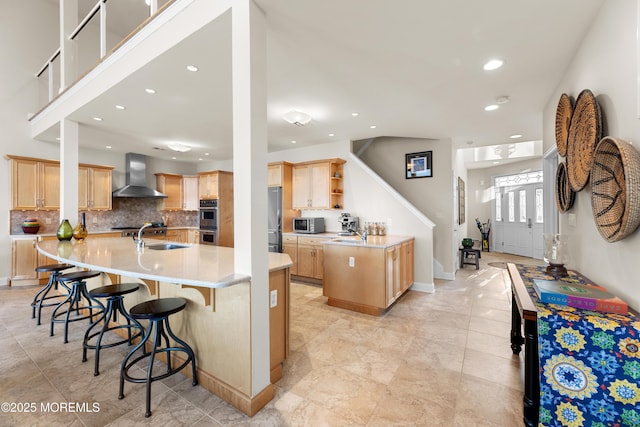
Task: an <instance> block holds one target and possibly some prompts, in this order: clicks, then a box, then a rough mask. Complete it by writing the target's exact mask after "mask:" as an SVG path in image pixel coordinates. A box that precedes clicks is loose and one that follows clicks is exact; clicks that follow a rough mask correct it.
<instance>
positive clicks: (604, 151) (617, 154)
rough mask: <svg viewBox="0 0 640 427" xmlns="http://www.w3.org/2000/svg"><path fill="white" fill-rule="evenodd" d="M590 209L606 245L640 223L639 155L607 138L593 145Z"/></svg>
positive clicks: (625, 145) (630, 146) (628, 147)
mask: <svg viewBox="0 0 640 427" xmlns="http://www.w3.org/2000/svg"><path fill="white" fill-rule="evenodd" d="M591 210H592V211H593V219H594V220H595V223H596V227H597V228H598V231H599V232H600V235H601V236H602V237H603V238H604V239H605V240H606V241H607V242H616V241H618V240H622V239H624V238H625V237H627V236H628V235H630V234H631V233H633V232H634V231H635V230H636V228H638V225H639V224H640V153H638V151H636V149H635V148H633V146H632V145H631V144H629V143H628V142H626V141H623V140H621V139H617V138H613V137H610V136H607V137H605V138H603V139H602V140H601V141H600V142H599V143H598V145H597V147H596V150H595V154H594V159H593V167H592V168H591Z"/></svg>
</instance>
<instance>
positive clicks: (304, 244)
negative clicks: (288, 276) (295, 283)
mask: <svg viewBox="0 0 640 427" xmlns="http://www.w3.org/2000/svg"><path fill="white" fill-rule="evenodd" d="M327 240H329V238H328V237H315V236H314V237H306V236H305V237H302V236H298V253H297V273H296V275H297V276H302V277H308V278H312V279H318V280H322V278H323V273H324V251H323V249H322V242H324V241H327ZM292 274H293V273H292Z"/></svg>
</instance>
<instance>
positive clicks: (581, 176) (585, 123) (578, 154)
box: [567, 89, 602, 191]
mask: <svg viewBox="0 0 640 427" xmlns="http://www.w3.org/2000/svg"><path fill="white" fill-rule="evenodd" d="M600 138H602V117H601V115H600V106H599V105H598V102H597V101H596V98H595V96H593V93H591V91H590V90H588V89H585V90H583V91H582V92H580V95H578V99H577V100H576V105H575V107H574V109H573V115H572V116H571V125H570V126H569V140H568V142H567V176H568V177H569V184H571V189H572V190H573V191H580V190H582V189H583V188H584V186H585V185H587V182H589V174H590V172H591V165H593V152H594V150H595V147H596V144H597V143H598V141H600Z"/></svg>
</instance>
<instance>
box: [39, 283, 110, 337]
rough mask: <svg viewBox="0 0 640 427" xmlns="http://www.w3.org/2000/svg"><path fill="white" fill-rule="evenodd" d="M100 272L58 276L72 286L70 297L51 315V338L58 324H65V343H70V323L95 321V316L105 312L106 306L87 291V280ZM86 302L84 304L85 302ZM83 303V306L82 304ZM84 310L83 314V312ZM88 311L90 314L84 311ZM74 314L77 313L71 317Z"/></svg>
mask: <svg viewBox="0 0 640 427" xmlns="http://www.w3.org/2000/svg"><path fill="white" fill-rule="evenodd" d="M99 275H100V272H98V271H75V272H73V273H67V274H63V275H61V276H58V280H60V281H61V282H64V283H68V284H67V286H70V291H69V295H67V297H66V298H65V299H64V300H63V301H62V302H61V303H60V304H58V305H57V307H56V308H54V309H53V313H51V330H50V331H49V336H53V327H54V326H55V324H56V323H62V324H64V343H65V344H66V343H68V342H69V339H68V337H69V323H70V322H77V321H80V320H85V319H89V322H90V323H91V321H92V320H93V318H94V316H98V315H100V314H102V313H103V312H104V305H102V303H101V302H100V301H98V300H96V299H94V298H93V297H92V296H91V295H89V292H88V291H87V283H86V282H85V280H87V279H90V278H92V277H96V276H99ZM83 301H84V302H83ZM81 302H83V305H82V306H81V305H80V303H81ZM81 310H82V312H81ZM85 310H88V312H89V314H85V313H84V311H85ZM72 313H75V314H74V315H73V316H71V314H72Z"/></svg>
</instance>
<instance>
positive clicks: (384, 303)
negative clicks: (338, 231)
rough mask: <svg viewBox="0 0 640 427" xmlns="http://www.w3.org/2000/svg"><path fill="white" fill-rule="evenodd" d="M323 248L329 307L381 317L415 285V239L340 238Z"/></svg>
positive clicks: (328, 241)
mask: <svg viewBox="0 0 640 427" xmlns="http://www.w3.org/2000/svg"><path fill="white" fill-rule="evenodd" d="M322 246H323V253H324V254H323V255H324V262H323V264H324V279H323V287H322V289H323V294H324V296H326V297H327V298H328V300H327V304H328V305H331V306H334V307H341V308H346V309H349V310H353V311H358V312H361V313H366V314H371V315H374V316H379V315H381V314H382V313H383V312H384V311H385V310H387V309H388V308H389V307H390V306H391V305H392V304H393V303H394V302H395V301H396V300H397V299H398V298H399V297H400V296H401V295H402V294H403V293H404V292H406V291H407V290H408V289H409V287H410V286H411V285H412V284H413V280H414V274H413V272H414V270H413V265H414V261H413V247H414V238H413V236H368V237H367V239H366V241H363V240H362V239H361V238H360V237H359V236H349V237H338V238H335V239H332V240H327V241H326V242H324V243H323V245H322Z"/></svg>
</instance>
